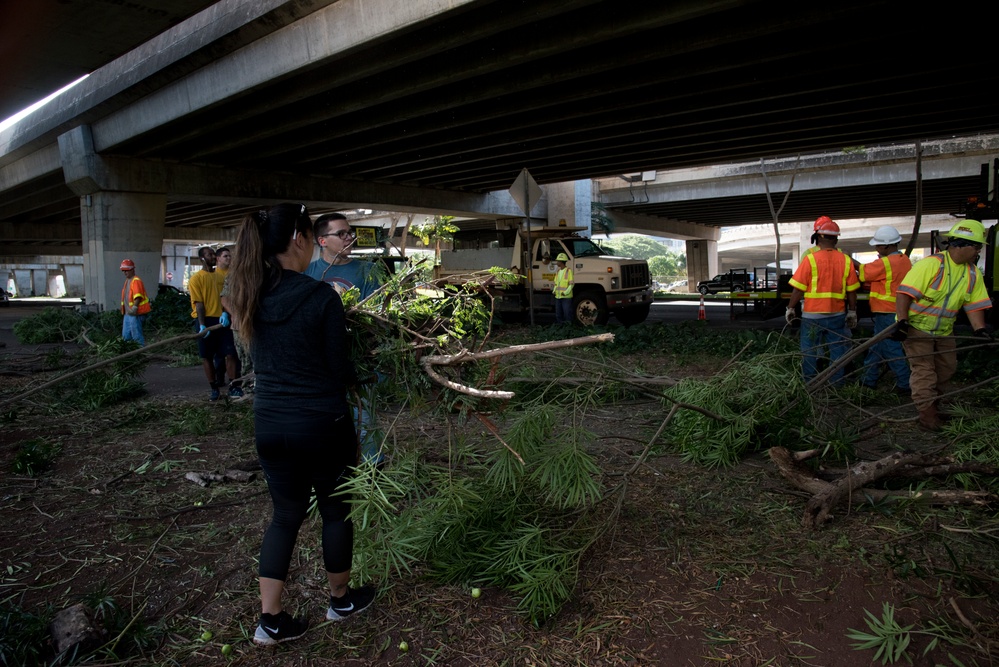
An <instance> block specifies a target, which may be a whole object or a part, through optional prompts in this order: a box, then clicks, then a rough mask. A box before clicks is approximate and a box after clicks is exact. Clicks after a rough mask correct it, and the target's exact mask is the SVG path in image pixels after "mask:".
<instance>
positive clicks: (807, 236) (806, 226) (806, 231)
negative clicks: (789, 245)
mask: <svg viewBox="0 0 999 667" xmlns="http://www.w3.org/2000/svg"><path fill="white" fill-rule="evenodd" d="M814 224H815V223H812V222H803V223H801V224H800V225H798V247H797V248H794V250H792V251H791V259H793V260H794V265H795V266H798V264H800V263H801V253H803V252H805V251H806V250H808V249H809V248H811V247H812V228H813V227H814Z"/></svg>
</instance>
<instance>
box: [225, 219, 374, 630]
mask: <svg viewBox="0 0 999 667" xmlns="http://www.w3.org/2000/svg"><path fill="white" fill-rule="evenodd" d="M313 243H314V239H313V235H312V221H311V220H310V219H309V214H308V211H307V210H306V208H305V206H304V205H303V204H280V205H278V206H275V207H273V208H271V209H268V210H266V211H259V212H257V213H254V214H251V215H249V216H247V217H246V219H245V220H244V221H243V224H242V227H241V228H240V231H239V236H238V237H237V240H236V245H237V247H238V248H239V252H237V253H236V259H235V261H234V262H233V266H232V269H231V271H230V273H229V280H230V282H231V286H230V290H229V301H230V303H231V305H232V310H233V311H234V312H235V316H234V318H233V319H234V320H235V322H236V324H237V327H236V328H237V330H238V331H239V334H240V336H242V337H243V339H245V340H246V341H248V343H249V347H250V354H251V356H252V358H253V365H254V368H255V369H256V388H255V397H254V402H253V412H254V426H255V431H256V444H257V454H258V455H259V457H260V464H261V466H262V467H263V470H264V474H265V476H266V478H267V488H268V490H269V491H270V494H271V500H272V502H273V506H274V515H273V518H272V520H271V524H270V526H268V528H267V530H266V532H265V533H264V539H263V544H262V545H261V547H260V603H261V615H260V622H259V624H258V625H257V630H256V633H255V634H254V636H253V641H255V642H256V643H258V644H264V645H271V644H277V643H280V642H284V641H288V640H291V639H296V638H298V637H301V636H302V635H303V634H305V631H306V629H307V628H308V622H307V621H306V620H305V619H304V618H294V617H292V616H291V615H290V614H288V613H287V612H285V611H284V610H283V608H282V605H281V594H282V592H283V591H284V582H285V579H286V578H287V576H288V567H289V564H290V562H291V555H292V550H293V549H294V546H295V540H296V538H297V536H298V530H299V527H300V526H301V525H302V522H303V521H304V520H305V517H306V513H307V511H308V505H309V497H310V495H311V492H312V491H313V489H314V490H315V492H316V496H317V498H318V504H319V513H320V515H321V516H322V522H323V529H322V543H323V563H324V565H325V568H326V574H327V578H328V579H329V586H330V605H329V608H328V609H327V611H326V618H327V619H329V620H333V621H338V620H343V619H345V618H348V617H350V616H352V615H353V614H356V613H357V612H359V611H362V610H364V609H365V608H367V607H368V606H369V605H370V604H371V602H372V601H373V600H374V597H375V591H374V588H373V587H371V586H363V587H361V588H358V589H352V588H349V587H348V582H349V581H350V565H351V557H352V554H353V538H354V528H353V525H352V524H351V522H350V520H349V519H348V518H347V515H348V512H349V509H350V507H349V505H348V504H347V498H345V497H344V496H340V495H334V494H335V493H336V491H337V489H338V487H339V486H340V485H341V483H342V482H343V481H344V480H345V479H346V476H347V475H348V474H350V469H351V467H352V466H354V465H356V463H357V438H356V436H355V434H354V426H353V423H352V420H351V419H350V408H349V405H348V403H347V387H348V385H350V384H353V383H354V382H355V380H356V377H355V374H354V368H353V365H352V364H351V363H350V361H349V360H348V357H347V341H346V324H345V319H344V312H343V304H342V303H341V302H340V297H339V296H338V295H337V293H336V292H335V291H334V290H332V289H330V287H329V285H327V284H325V283H322V282H319V281H317V280H314V279H312V278H309V277H308V276H304V275H302V273H301V272H302V271H304V270H305V268H306V267H307V266H308V265H309V261H310V260H311V259H312V253H313Z"/></svg>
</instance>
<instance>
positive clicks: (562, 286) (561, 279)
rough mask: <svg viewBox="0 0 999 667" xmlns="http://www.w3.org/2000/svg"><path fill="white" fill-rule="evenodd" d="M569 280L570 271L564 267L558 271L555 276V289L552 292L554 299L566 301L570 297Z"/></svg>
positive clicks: (570, 287)
mask: <svg viewBox="0 0 999 667" xmlns="http://www.w3.org/2000/svg"><path fill="white" fill-rule="evenodd" d="M571 280H572V269H570V268H569V267H565V268H564V269H559V270H558V273H556V274H555V287H554V289H553V290H552V291H553V292H554V294H555V298H556V299H568V298H569V297H571V296H572V285H571V284H570V281H571Z"/></svg>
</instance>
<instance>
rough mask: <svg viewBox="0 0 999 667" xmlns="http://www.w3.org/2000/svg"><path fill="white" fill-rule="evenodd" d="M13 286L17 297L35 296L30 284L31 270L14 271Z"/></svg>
mask: <svg viewBox="0 0 999 667" xmlns="http://www.w3.org/2000/svg"><path fill="white" fill-rule="evenodd" d="M14 286H15V287H17V295H18V296H22V297H24V296H35V293H34V288H33V287H32V284H31V269H14Z"/></svg>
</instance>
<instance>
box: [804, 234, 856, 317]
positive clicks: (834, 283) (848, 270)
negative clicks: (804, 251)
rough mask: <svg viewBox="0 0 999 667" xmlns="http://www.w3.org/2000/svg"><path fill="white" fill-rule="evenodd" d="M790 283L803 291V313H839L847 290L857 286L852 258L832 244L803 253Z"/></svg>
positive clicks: (850, 290)
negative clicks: (829, 246)
mask: <svg viewBox="0 0 999 667" xmlns="http://www.w3.org/2000/svg"><path fill="white" fill-rule="evenodd" d="M791 287H795V288H797V289H800V290H801V291H802V292H804V293H805V300H804V304H803V305H802V307H801V309H802V312H805V313H842V312H843V311H844V310H846V309H845V308H844V303H845V302H846V293H847V292H853V291H855V290H857V289H858V288H859V287H860V281H859V280H858V279H857V272H856V271H854V270H853V262H852V261H851V260H850V258H849V257H848V256H847V255H845V254H844V253H842V252H840V251H839V250H836V249H835V248H826V249H824V250H817V251H815V252H813V253H810V254H809V255H808V256H807V257H805V259H804V261H802V262H801V264H799V265H798V268H797V270H796V271H795V272H794V275H793V276H792V277H791Z"/></svg>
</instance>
